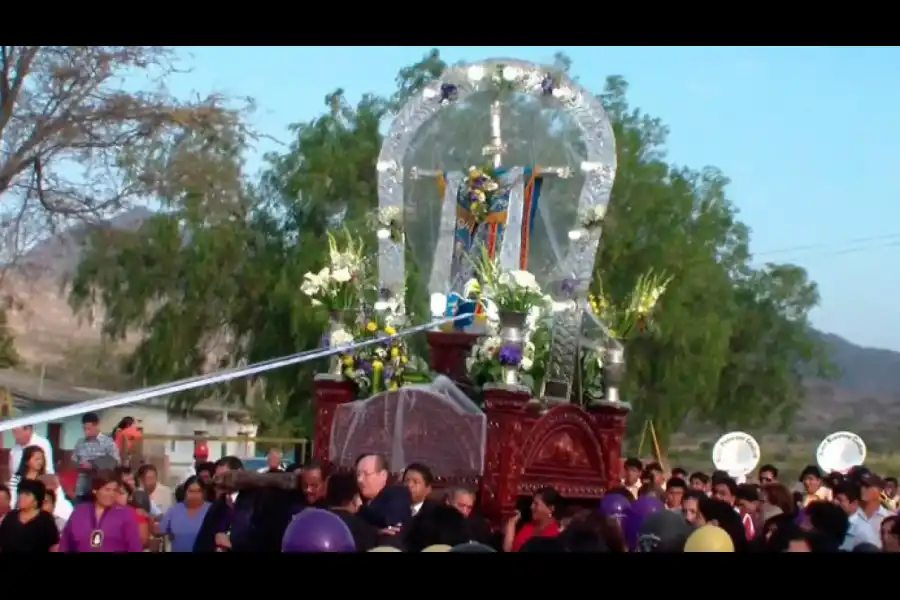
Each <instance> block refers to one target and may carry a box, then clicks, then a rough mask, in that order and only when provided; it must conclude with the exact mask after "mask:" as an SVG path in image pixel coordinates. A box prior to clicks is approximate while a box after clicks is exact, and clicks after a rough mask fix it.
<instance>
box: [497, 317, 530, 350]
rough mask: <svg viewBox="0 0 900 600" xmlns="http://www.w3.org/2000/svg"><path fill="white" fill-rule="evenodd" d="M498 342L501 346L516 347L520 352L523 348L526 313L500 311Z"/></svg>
mask: <svg viewBox="0 0 900 600" xmlns="http://www.w3.org/2000/svg"><path fill="white" fill-rule="evenodd" d="M497 316H498V317H499V319H500V342H501V345H502V346H516V347H518V348H519V349H520V350H521V349H522V348H524V347H525V322H526V321H527V320H528V313H527V312H513V311H506V310H501V311H500V312H499V313H498V315H497Z"/></svg>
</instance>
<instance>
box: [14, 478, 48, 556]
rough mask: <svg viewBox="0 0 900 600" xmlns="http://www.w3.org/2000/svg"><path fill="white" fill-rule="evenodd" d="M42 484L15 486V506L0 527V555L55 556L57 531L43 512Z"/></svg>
mask: <svg viewBox="0 0 900 600" xmlns="http://www.w3.org/2000/svg"><path fill="white" fill-rule="evenodd" d="M45 494H46V489H45V488H44V484H43V483H41V482H40V481H35V480H33V479H23V480H21V481H20V482H19V504H18V508H16V510H13V511H10V513H9V514H8V515H7V516H6V518H5V519H3V523H0V552H29V553H35V552H56V551H57V550H58V548H59V530H58V529H57V528H56V521H54V520H53V515H51V514H49V513H47V512H44V510H43V504H44V496H45Z"/></svg>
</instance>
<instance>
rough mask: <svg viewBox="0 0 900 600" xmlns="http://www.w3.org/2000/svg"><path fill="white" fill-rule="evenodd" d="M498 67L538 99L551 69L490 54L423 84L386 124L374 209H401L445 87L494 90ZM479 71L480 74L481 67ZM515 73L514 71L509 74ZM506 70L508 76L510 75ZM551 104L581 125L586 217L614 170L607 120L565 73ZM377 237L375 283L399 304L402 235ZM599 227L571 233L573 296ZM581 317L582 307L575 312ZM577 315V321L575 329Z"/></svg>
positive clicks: (583, 286) (604, 196)
mask: <svg viewBox="0 0 900 600" xmlns="http://www.w3.org/2000/svg"><path fill="white" fill-rule="evenodd" d="M500 69H502V70H503V74H504V78H505V79H509V80H515V81H516V82H517V83H516V91H518V92H521V93H528V94H533V95H535V96H543V95H544V90H543V88H542V85H541V84H542V82H543V80H544V78H545V77H546V76H547V75H548V74H550V73H551V72H552V71H551V69H549V68H547V67H543V66H540V65H536V64H533V63H530V62H526V61H521V60H514V59H504V58H492V59H488V60H484V61H479V62H475V63H468V64H464V65H460V66H456V67H451V68H448V69H447V70H446V71H445V72H444V73H443V75H442V76H441V78H440V79H439V80H437V81H435V82H432V83H431V84H429V85H428V86H426V87H425V88H424V89H423V90H422V91H421V92H419V93H418V94H417V95H416V97H414V98H413V99H412V100H410V101H409V102H408V103H407V104H406V105H405V106H404V107H403V108H402V109H401V110H400V112H399V113H398V114H397V116H396V117H395V118H394V121H393V123H392V124H391V129H390V132H389V133H388V135H387V136H386V137H385V139H384V142H383V143H382V146H381V153H380V154H379V156H378V163H377V166H376V168H377V171H378V206H379V210H381V211H384V210H385V209H388V210H391V211H392V212H399V214H400V215H402V214H403V204H404V199H403V196H404V183H405V173H404V170H403V161H404V158H405V157H406V153H407V151H408V149H409V145H410V143H411V142H412V140H413V138H414V137H415V135H416V133H417V132H418V130H419V128H420V127H422V126H423V125H424V124H425V123H427V122H428V121H429V120H430V119H431V118H433V117H434V116H436V115H437V113H438V112H439V111H440V110H441V108H443V106H445V105H446V104H445V103H442V102H441V101H440V96H441V91H440V90H441V88H442V86H443V85H444V84H451V85H454V86H456V89H457V96H456V100H455V101H456V102H459V101H462V100H465V99H466V98H467V97H468V96H470V95H471V94H474V93H476V92H483V91H490V90H492V89H495V84H494V83H492V81H491V75H492V74H493V73H496V72H497V71H498V70H500ZM479 71H480V72H481V74H482V76H481V77H478V72H479ZM514 73H515V74H516V75H515V76H513V74H514ZM506 75H509V77H508V78H507V77H506ZM553 77H554V80H555V86H554V87H555V88H556V91H555V93H554V94H553V97H554V100H555V102H556V104H557V105H558V106H559V107H560V108H561V109H563V110H565V111H566V112H567V113H569V114H570V115H571V116H572V117H573V119H574V121H575V122H576V123H577V124H578V126H579V129H580V130H581V133H582V136H583V139H584V142H585V147H586V149H587V160H586V161H583V162H582V163H581V165H580V169H581V172H582V173H583V174H584V178H585V181H584V185H583V187H582V189H581V195H580V198H579V201H578V214H579V215H584V214H588V212H589V211H592V210H594V209H595V207H598V206H603V207H605V206H606V205H607V204H608V203H609V197H610V194H611V192H612V186H613V181H614V180H615V173H616V146H615V137H614V135H613V129H612V124H611V123H610V121H609V117H608V116H607V114H606V111H605V110H604V109H603V105H602V104H601V103H600V101H599V100H597V98H595V97H594V96H593V95H592V94H591V93H590V92H588V91H587V90H585V89H584V88H583V87H582V86H581V85H579V84H578V83H577V82H575V81H573V80H572V79H571V78H569V77H568V76H566V75H564V74H559V73H555V72H554V73H553ZM377 235H378V240H379V242H378V273H379V282H380V287H381V289H382V290H383V292H386V293H387V294H388V295H389V296H390V297H391V298H392V299H394V300H396V301H398V305H399V306H400V307H401V308H400V310H405V308H403V297H402V296H403V289H404V286H405V283H406V262H405V257H404V239H405V236H404V235H400V236H395V238H396V239H393V240H392V239H391V235H390V232H389V231H388V230H387V229H380V230H379V231H378V232H377ZM600 235H601V228H599V227H597V228H592V229H591V230H584V229H580V228H578V226H576V229H575V230H573V231H571V232H570V233H569V238H570V239H571V240H572V241H573V243H571V244H570V245H569V250H568V252H567V255H566V257H565V258H564V260H563V264H561V265H560V267H561V271H562V272H563V273H565V274H566V276H567V277H570V278H571V279H572V280H574V282H575V290H574V292H575V294H574V297H575V299H576V300H578V299H583V298H584V296H585V294H586V293H587V289H588V286H589V285H590V279H591V275H592V272H593V267H594V257H595V255H596V252H597V246H598V244H599V242H600ZM579 314H580V311H579ZM580 322H581V319H580V318H579V319H578V324H579V326H580Z"/></svg>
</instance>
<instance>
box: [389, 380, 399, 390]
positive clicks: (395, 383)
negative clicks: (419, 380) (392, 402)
mask: <svg viewBox="0 0 900 600" xmlns="http://www.w3.org/2000/svg"><path fill="white" fill-rule="evenodd" d="M399 389H400V386H399V385H397V382H396V381H392V382H391V385H389V386H388V391H390V392H396V391H397V390H399Z"/></svg>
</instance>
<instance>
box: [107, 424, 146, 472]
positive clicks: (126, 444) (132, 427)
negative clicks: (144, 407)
mask: <svg viewBox="0 0 900 600" xmlns="http://www.w3.org/2000/svg"><path fill="white" fill-rule="evenodd" d="M109 437H111V438H112V439H113V440H115V442H116V446H118V448H119V456H120V457H121V459H122V464H123V465H128V464H130V463H131V457H132V456H133V455H134V453H135V452H136V451H137V443H138V442H139V441H140V440H142V439H143V437H144V435H143V434H142V433H141V430H140V429H138V426H137V423H136V422H135V420H134V418H132V417H124V418H123V419H122V420H121V421H119V423H118V424H117V425H116V426H115V427H114V428H113V430H112V432H111V433H110V434H109Z"/></svg>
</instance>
